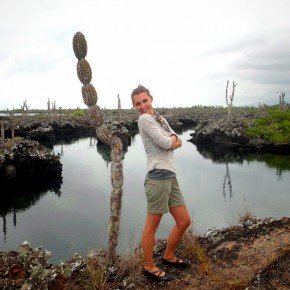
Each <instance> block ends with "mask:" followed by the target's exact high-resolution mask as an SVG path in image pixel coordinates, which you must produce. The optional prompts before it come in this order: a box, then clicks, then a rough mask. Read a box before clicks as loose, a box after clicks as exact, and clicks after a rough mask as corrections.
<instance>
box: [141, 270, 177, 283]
mask: <svg viewBox="0 0 290 290" xmlns="http://www.w3.org/2000/svg"><path fill="white" fill-rule="evenodd" d="M142 272H143V274H144V275H145V276H147V277H148V278H150V279H152V280H155V281H158V282H169V281H172V280H173V279H174V277H173V276H172V275H169V274H166V273H165V275H164V276H160V274H161V273H162V272H163V270H160V269H159V270H156V271H153V272H151V271H148V270H146V269H143V270H142Z"/></svg>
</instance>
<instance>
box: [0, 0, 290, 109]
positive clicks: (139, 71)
mask: <svg viewBox="0 0 290 290" xmlns="http://www.w3.org/2000/svg"><path fill="white" fill-rule="evenodd" d="M0 5H1V11H0V19H1V20H0V21H1V25H0V44H1V45H0V88H1V89H0V99H1V101H0V109H1V108H6V107H11V108H12V107H13V106H14V107H19V105H20V104H21V103H22V100H23V99H27V100H28V103H29V104H30V106H31V107H33V108H37V107H42V108H45V106H46V101H47V98H48V97H50V99H51V100H54V99H55V100H56V102H57V104H58V105H59V106H62V107H76V106H81V107H85V105H84V104H83V103H82V98H81V83H80V82H79V80H78V78H77V75H76V63H77V59H76V58H75V56H74V54H73V51H72V37H73V35H74V33H75V32H77V31H82V32H83V33H84V34H85V36H86V39H87V41H88V55H87V60H88V61H89V63H90V64H91V67H92V70H93V80H92V84H93V85H94V86H95V87H96V89H97V92H98V95H99V101H98V104H99V105H100V106H102V107H103V106H106V107H107V108H108V107H110V108H112V107H116V106H117V97H116V96H117V94H118V93H120V96H121V100H122V106H123V107H127V108H129V107H131V103H130V93H131V91H132V89H133V88H134V87H135V86H137V85H138V84H139V83H142V84H144V85H145V86H148V87H149V89H150V90H151V92H152V94H153V95H154V96H155V99H154V104H155V105H156V106H168V107H169V106H192V105H197V104H203V105H224V104H225V102H224V90H225V84H226V80H227V79H230V80H235V81H236V82H237V83H238V87H237V92H236V104H241V105H243V104H244V105H247V104H251V103H257V100H258V99H259V100H261V102H271V101H272V102H273V101H274V100H276V97H275V96H276V95H278V94H279V93H280V92H281V91H282V90H284V91H286V96H287V92H289V81H288V78H287V75H288V69H287V67H288V62H289V59H290V57H289V56H290V53H289V52H288V51H287V47H289V45H288V44H289V42H290V36H289V34H288V31H289V28H290V23H289V22H290V20H289V19H288V15H287V11H289V8H290V3H289V2H288V1H282V0H277V1H263V9H261V2H260V1H258V0H253V1H248V0H246V1H229V0H222V1H221V0H220V1H209V0H206V1H201V0H200V1H189V0H182V1H173V0H168V1H164V0H154V1H153V0H147V1H145V0H123V1H116V0H108V1H89V0H83V1H73V2H72V1H68V0H64V1H56V0H51V1H47V0H44V1H36V0H27V1H25V2H21V1H17V0H10V1H9V2H8V1H4V0H0ZM271 70H272V72H273V74H272V75H271ZM257 71H259V73H257ZM283 71H284V73H283ZM270 79H271V80H272V83H271V84H269V80H270ZM289 93H290V92H289Z"/></svg>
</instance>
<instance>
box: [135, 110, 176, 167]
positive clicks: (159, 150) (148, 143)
mask: <svg viewBox="0 0 290 290" xmlns="http://www.w3.org/2000/svg"><path fill="white" fill-rule="evenodd" d="M163 120H164V121H165V122H166V124H167V125H168V127H169V129H170V132H167V131H165V130H164V129H163V128H162V127H161V125H160V124H159V123H158V122H157V121H156V120H155V119H154V118H153V117H152V115H150V114H147V113H145V114H142V115H140V117H139V120H138V128H139V132H140V135H141V138H142V141H143V145H144V148H145V152H146V155H147V171H148V172H149V171H151V170H153V169H167V170H169V171H172V172H174V173H176V167H175V163H174V161H173V150H172V149H170V147H171V145H172V139H171V137H170V135H172V134H175V135H176V133H175V132H174V131H173V130H172V128H171V127H170V126H169V124H168V122H167V121H166V120H165V119H164V118H163Z"/></svg>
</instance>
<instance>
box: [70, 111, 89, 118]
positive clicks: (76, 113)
mask: <svg viewBox="0 0 290 290" xmlns="http://www.w3.org/2000/svg"><path fill="white" fill-rule="evenodd" d="M71 116H72V117H84V116H86V110H85V109H77V110H74V111H73V112H72V113H71Z"/></svg>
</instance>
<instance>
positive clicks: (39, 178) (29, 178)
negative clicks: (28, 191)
mask: <svg viewBox="0 0 290 290" xmlns="http://www.w3.org/2000/svg"><path fill="white" fill-rule="evenodd" d="M61 182H62V164H61V163H60V156H58V155H56V156H55V155H54V154H51V153H49V150H48V149H47V148H46V147H45V146H43V145H41V144H40V143H39V142H37V141H33V140H26V139H23V138H19V137H17V138H15V139H14V141H12V140H11V139H6V140H5V142H4V144H3V146H2V147H1V150H0V183H1V188H2V190H3V191H4V190H5V191H7V190H9V191H13V189H14V188H16V187H17V188H22V189H23V188H25V187H29V186H30V185H32V184H34V185H36V184H41V185H43V184H45V183H49V184H51V185H56V186H57V185H60V184H61Z"/></svg>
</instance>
